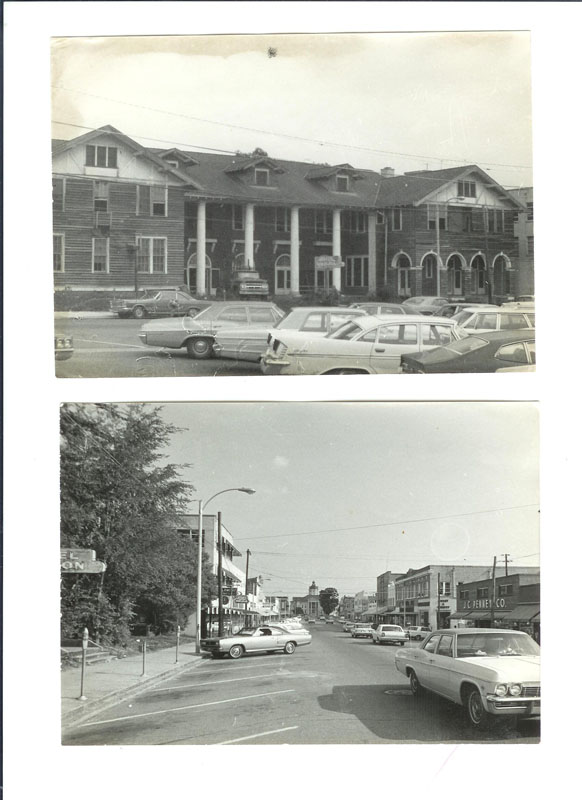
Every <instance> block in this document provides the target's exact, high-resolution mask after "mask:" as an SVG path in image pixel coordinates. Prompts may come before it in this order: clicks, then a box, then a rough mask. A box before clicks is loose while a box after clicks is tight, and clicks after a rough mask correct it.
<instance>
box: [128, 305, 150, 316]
mask: <svg viewBox="0 0 582 800" xmlns="http://www.w3.org/2000/svg"><path fill="white" fill-rule="evenodd" d="M131 316H132V317H133V318H134V319H143V318H144V317H146V316H147V311H146V310H145V308H144V307H143V306H136V307H135V308H134V309H133V311H132V312H131Z"/></svg>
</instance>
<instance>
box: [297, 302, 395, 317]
mask: <svg viewBox="0 0 582 800" xmlns="http://www.w3.org/2000/svg"><path fill="white" fill-rule="evenodd" d="M373 305H379V304H378V303H374V304H373ZM291 311H307V312H310V311H325V312H327V311H339V312H340V313H345V312H346V311H349V313H350V314H353V315H354V316H355V317H359V316H362V317H363V316H364V312H363V311H361V310H360V309H359V308H352V307H351V306H293V307H292V308H290V309H289V313H291ZM366 316H367V315H366Z"/></svg>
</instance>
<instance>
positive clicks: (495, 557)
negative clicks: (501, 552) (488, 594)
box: [491, 556, 497, 628]
mask: <svg viewBox="0 0 582 800" xmlns="http://www.w3.org/2000/svg"><path fill="white" fill-rule="evenodd" d="M496 566H497V556H494V557H493V573H492V575H491V580H492V583H493V591H492V595H493V596H492V598H491V627H492V628H493V627H494V625H495V567H496Z"/></svg>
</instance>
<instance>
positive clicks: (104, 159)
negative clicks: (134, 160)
mask: <svg viewBox="0 0 582 800" xmlns="http://www.w3.org/2000/svg"><path fill="white" fill-rule="evenodd" d="M85 166H87V167H107V168H109V169H117V147H103V146H101V145H94V144H88V145H87V146H86V148H85Z"/></svg>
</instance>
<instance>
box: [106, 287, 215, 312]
mask: <svg viewBox="0 0 582 800" xmlns="http://www.w3.org/2000/svg"><path fill="white" fill-rule="evenodd" d="M208 305H209V303H205V302H204V301H201V300H197V299H196V298H194V297H192V296H191V295H189V294H188V293H187V292H184V291H182V290H181V289H159V290H157V289H153V290H152V289H147V290H145V291H143V292H140V293H138V296H137V297H134V298H124V299H121V300H112V301H111V302H110V304H109V307H110V308H111V311H113V312H114V313H115V314H117V315H118V316H119V317H120V318H121V319H127V318H128V317H134V318H135V319H143V318H144V317H178V316H180V317H181V316H184V315H185V314H187V315H188V316H190V317H195V316H196V314H199V313H200V312H201V311H202V309H203V308H206V307H207V306H208Z"/></svg>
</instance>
